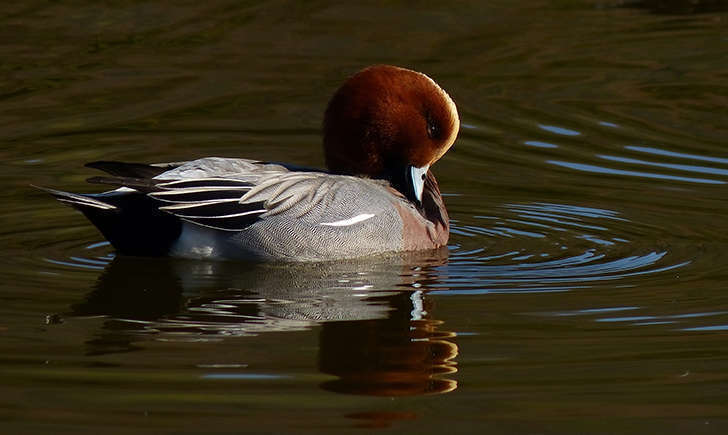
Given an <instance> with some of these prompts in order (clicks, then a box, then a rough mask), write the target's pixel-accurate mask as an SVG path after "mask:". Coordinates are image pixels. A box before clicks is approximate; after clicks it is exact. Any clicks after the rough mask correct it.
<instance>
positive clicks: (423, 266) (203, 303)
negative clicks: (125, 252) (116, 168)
mask: <svg viewBox="0 0 728 435" xmlns="http://www.w3.org/2000/svg"><path fill="white" fill-rule="evenodd" d="M727 10H728V2H724V1H716V0H714V1H687V0H686V1H665V2H657V1H616V0H615V1H596V0H594V1H587V0H583V1H580V0H561V1H558V0H552V1H545V0H544V1H536V0H531V1H523V2H508V1H495V2H488V3H487V4H485V2H472V3H468V2H457V3H452V4H450V3H447V2H440V3H436V2H406V3H405V2H403V3H398V2H385V1H380V2H371V3H367V4H366V5H363V4H360V5H352V4H349V3H346V4H336V3H333V2H331V3H330V2H322V1H317V2H261V3H257V2H239V1H229V2H225V1H216V0H212V1H208V2H178V3H175V4H174V5H173V4H171V2H170V3H168V2H115V1H108V2H82V1H58V2H40V1H28V2H6V3H3V4H2V5H0V174H1V176H2V182H3V189H2V191H0V198H2V203H1V204H2V207H3V211H2V214H0V249H1V251H0V273H1V274H2V278H3V279H2V283H1V284H0V429H2V432H3V433H8V434H13V433H74V434H75V433H110V434H115V433H140V432H141V433H182V434H184V433H240V432H250V433H285V432H307V433H332V434H334V433H336V434H338V433H345V432H354V433H366V432H368V431H371V430H378V431H380V432H396V433H403V432H404V433H414V432H419V433H437V432H446V433H473V432H478V433H549V434H551V433H553V434H558V433H605V434H606V433H691V434H701V433H726V432H727V431H728V269H727V267H726V264H727V261H728V254H727V252H728V236H727V235H726V234H728V201H727V198H728V152H727V151H726V146H725V145H726V143H728V24H727V23H728V12H726V11H727ZM373 63H392V64H397V65H402V66H406V67H410V68H414V69H417V70H420V71H423V72H425V73H427V74H429V75H430V76H432V77H433V78H435V79H436V80H437V81H438V82H439V83H440V84H441V85H442V86H443V87H444V88H445V89H446V90H448V92H449V93H450V95H451V96H452V97H453V98H454V100H455V101H456V103H457V104H458V108H459V110H460V113H461V120H462V129H461V135H460V137H459V139H458V141H457V142H456V145H455V147H454V148H453V149H452V150H451V151H450V152H449V153H448V154H447V155H446V156H445V158H443V159H442V160H441V161H440V162H438V164H437V165H436V166H435V168H434V170H435V173H436V174H437V176H438V179H439V181H440V185H441V187H442V189H443V192H444V193H445V194H447V197H446V202H447V205H448V209H449V211H450V216H451V218H452V227H453V234H452V237H451V242H450V246H449V253H447V254H445V255H442V256H441V257H433V256H429V257H423V256H414V257H412V258H406V259H398V260H396V261H391V260H389V259H387V260H384V259H378V260H377V259H375V260H368V261H356V262H341V263H336V264H323V265H315V266H305V267H301V266H296V267H293V266H289V267H281V266H253V265H248V264H235V263H206V262H193V261H173V260H165V259H154V260H149V259H135V258H122V257H118V258H115V256H114V254H113V251H112V250H111V248H110V247H108V246H107V245H105V244H103V243H101V242H103V238H102V237H101V236H100V235H99V234H98V233H97V232H96V230H95V229H94V228H93V227H92V226H91V225H90V224H88V223H87V222H86V221H85V219H83V217H82V216H81V215H80V214H78V213H76V212H74V211H73V210H71V209H70V208H67V207H63V206H61V205H59V204H58V203H56V202H54V201H53V200H52V199H51V198H49V197H48V196H47V195H44V194H43V193H42V192H39V191H36V190H33V189H32V188H31V187H29V185H30V184H37V185H42V186H49V187H55V188H60V189H64V190H71V191H84V190H86V189H89V190H92V189H93V187H87V186H86V185H85V182H84V180H85V178H87V177H89V176H91V175H95V174H94V173H93V172H92V171H90V170H87V169H84V168H83V163H85V162H87V161H93V160H100V159H104V160H110V159H118V160H127V161H140V162H160V161H178V160H185V159H193V158H197V157H201V156H210V155H217V156H229V157H248V158H258V159H264V160H280V161H287V162H291V163H296V164H302V165H307V166H320V165H322V158H321V154H320V149H319V142H320V137H319V128H320V124H321V120H322V112H323V108H324V107H325V104H326V102H327V100H328V98H329V96H330V95H331V94H332V93H333V91H334V90H335V89H336V87H337V86H338V85H339V84H340V82H341V81H342V80H343V79H344V78H345V77H347V76H348V75H349V74H351V73H353V72H355V71H356V70H358V69H359V68H361V67H363V66H366V65H369V64H373Z"/></svg>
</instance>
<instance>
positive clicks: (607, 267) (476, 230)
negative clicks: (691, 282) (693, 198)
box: [435, 202, 691, 294]
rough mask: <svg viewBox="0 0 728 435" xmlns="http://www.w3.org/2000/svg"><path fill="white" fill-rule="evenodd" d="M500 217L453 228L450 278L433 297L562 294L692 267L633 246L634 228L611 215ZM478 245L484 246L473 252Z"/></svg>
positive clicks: (537, 207)
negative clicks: (443, 294)
mask: <svg viewBox="0 0 728 435" xmlns="http://www.w3.org/2000/svg"><path fill="white" fill-rule="evenodd" d="M497 212H498V213H494V214H493V215H488V216H474V219H476V220H477V221H478V222H483V225H473V224H467V225H466V224H462V223H459V222H455V223H453V228H452V233H453V234H454V239H455V240H456V241H457V242H459V243H458V244H457V245H454V246H453V247H452V249H451V253H450V259H449V262H448V264H447V265H446V266H443V267H444V268H446V270H447V274H448V276H450V277H451V278H449V279H448V280H447V283H446V284H442V285H441V287H442V289H441V290H437V292H439V293H445V294H482V293H499V292H551V291H565V290H570V289H576V288H586V287H591V286H593V285H595V284H596V283H600V282H607V281H617V280H623V279H625V278H630V277H636V276H640V275H648V274H658V273H662V272H667V271H670V270H673V269H677V268H680V267H682V266H685V265H687V264H689V263H690V261H691V260H689V259H676V258H675V256H671V255H669V254H670V252H669V250H667V249H663V248H658V247H656V246H653V247H649V246H647V247H645V246H641V245H639V244H637V243H635V242H634V241H632V240H630V238H629V236H628V235H627V233H628V232H634V230H635V227H636V226H639V225H638V224H637V223H635V222H631V221H630V220H629V219H628V218H626V217H625V216H621V215H620V214H619V213H617V212H615V211H612V210H605V209H599V208H593V207H583V206H573V205H567V204H555V203H543V202H539V203H531V204H507V205H505V206H503V207H502V208H501V209H500V210H497ZM628 230H629V231H628ZM483 242H485V244H486V246H484V247H480V248H473V247H472V246H473V245H477V244H478V243H481V244H482V243H483ZM439 286H440V285H439V284H436V285H435V287H439Z"/></svg>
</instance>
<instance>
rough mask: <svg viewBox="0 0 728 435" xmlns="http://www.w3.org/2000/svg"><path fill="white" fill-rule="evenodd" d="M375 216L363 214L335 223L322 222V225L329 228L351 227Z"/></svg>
mask: <svg viewBox="0 0 728 435" xmlns="http://www.w3.org/2000/svg"><path fill="white" fill-rule="evenodd" d="M373 217H374V215H373V214H370V213H362V214H358V215H356V216H354V217H353V218H349V219H344V220H341V221H334V222H321V224H320V225H326V226H329V227H348V226H350V225H354V224H358V223H359V222H364V221H365V220H367V219H371V218H373Z"/></svg>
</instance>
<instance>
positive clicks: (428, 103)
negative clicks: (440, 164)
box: [323, 65, 460, 200]
mask: <svg viewBox="0 0 728 435" xmlns="http://www.w3.org/2000/svg"><path fill="white" fill-rule="evenodd" d="M459 127H460V120H459V118H458V113H457V109H456V108H455V103H453V101H452V100H451V99H450V97H449V96H448V95H447V93H446V92H445V91H443V90H442V88H440V86H438V85H437V83H435V82H434V81H433V80H432V79H430V78H429V77H427V76H426V75H424V74H422V73H419V72H416V71H412V70H408V69H404V68H399V67H395V66H390V65H376V66H371V67H369V68H366V69H364V70H362V71H359V72H358V73H356V74H354V75H353V76H352V77H350V78H349V79H348V80H347V81H346V82H345V83H344V84H343V85H342V86H341V88H339V90H338V91H336V93H335V94H334V96H333V97H332V98H331V101H330V102H329V105H328V107H327V109H326V113H325V116H324V143H323V145H324V153H325V156H326V164H327V166H328V168H329V170H331V171H332V172H334V173H339V174H351V175H362V176H368V177H371V178H381V179H386V180H389V181H390V182H392V184H393V185H394V186H395V187H396V188H397V189H399V190H400V191H402V193H404V194H405V195H407V196H410V194H409V193H408V192H405V191H403V190H408V189H409V188H408V187H407V183H408V182H410V183H411V180H408V177H410V176H416V177H422V176H424V174H425V173H426V172H427V170H428V168H429V167H430V165H432V164H433V163H434V162H435V161H437V160H438V159H439V158H440V157H442V155H443V154H445V152H446V151H447V150H448V149H449V148H450V147H451V146H452V144H453V142H455V138H456V137H457V133H458V130H459ZM410 169H411V170H412V171H414V172H412V173H408V172H407V171H408V170H410ZM415 169H419V172H418V171H415ZM422 178H424V177H422ZM403 183H404V185H403ZM417 187H418V186H414V187H413V188H414V190H415V191H414V192H411V193H412V194H413V195H414V198H413V199H415V200H416V199H419V196H421V186H419V188H420V189H419V190H420V193H419V195H417Z"/></svg>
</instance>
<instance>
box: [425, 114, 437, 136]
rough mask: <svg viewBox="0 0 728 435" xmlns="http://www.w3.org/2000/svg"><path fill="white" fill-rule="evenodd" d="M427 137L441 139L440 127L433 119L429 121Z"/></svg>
mask: <svg viewBox="0 0 728 435" xmlns="http://www.w3.org/2000/svg"><path fill="white" fill-rule="evenodd" d="M427 136H429V137H430V139H439V138H440V127H439V126H438V125H437V124H436V123H435V122H434V121H433V120H431V119H429V118H428V119H427Z"/></svg>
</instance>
